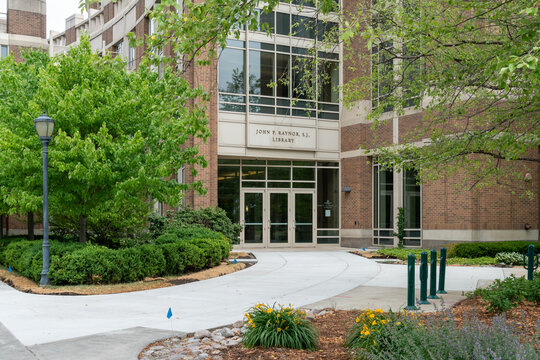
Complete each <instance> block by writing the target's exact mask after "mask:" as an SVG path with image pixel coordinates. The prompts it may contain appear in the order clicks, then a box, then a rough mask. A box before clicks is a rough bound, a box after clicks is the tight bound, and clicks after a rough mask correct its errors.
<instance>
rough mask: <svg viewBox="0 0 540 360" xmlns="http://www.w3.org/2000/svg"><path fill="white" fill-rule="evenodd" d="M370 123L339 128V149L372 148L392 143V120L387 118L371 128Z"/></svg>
mask: <svg viewBox="0 0 540 360" xmlns="http://www.w3.org/2000/svg"><path fill="white" fill-rule="evenodd" d="M372 126H373V125H372V124H355V125H350V126H345V127H342V128H341V151H351V150H358V149H360V147H365V148H366V149H372V148H374V147H376V146H385V145H390V144H392V137H393V125H392V120H391V119H390V120H387V121H384V122H382V123H381V124H379V125H377V127H376V128H375V129H372Z"/></svg>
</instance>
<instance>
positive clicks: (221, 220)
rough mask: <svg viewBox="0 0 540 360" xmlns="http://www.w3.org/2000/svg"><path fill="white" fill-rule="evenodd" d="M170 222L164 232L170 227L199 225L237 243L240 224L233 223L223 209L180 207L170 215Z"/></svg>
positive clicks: (240, 229)
mask: <svg viewBox="0 0 540 360" xmlns="http://www.w3.org/2000/svg"><path fill="white" fill-rule="evenodd" d="M171 216H172V219H171V222H170V223H169V224H168V225H167V226H166V228H165V229H164V232H168V231H169V230H170V229H172V228H181V227H191V226H193V225H200V226H203V227H206V228H209V229H211V230H214V231H217V232H219V233H221V234H223V235H225V237H226V238H228V239H230V240H231V241H233V242H234V243H238V241H239V237H240V232H241V231H242V226H241V225H240V224H238V223H233V222H232V221H231V220H230V219H229V218H228V217H227V213H226V212H225V210H223V209H220V208H218V207H216V208H211V207H207V208H201V209H192V208H190V207H180V208H179V209H178V211H176V212H175V213H174V214H172V215H171Z"/></svg>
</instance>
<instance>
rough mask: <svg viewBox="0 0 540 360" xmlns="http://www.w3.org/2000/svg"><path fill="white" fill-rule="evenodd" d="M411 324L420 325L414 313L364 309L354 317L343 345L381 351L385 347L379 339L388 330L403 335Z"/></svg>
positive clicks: (384, 335)
mask: <svg viewBox="0 0 540 360" xmlns="http://www.w3.org/2000/svg"><path fill="white" fill-rule="evenodd" d="M411 326H413V327H418V326H421V323H420V322H419V321H418V320H416V316H415V315H414V314H409V313H406V312H404V313H393V312H391V311H390V312H388V313H384V312H383V311H382V310H381V309H376V310H375V311H373V310H370V309H366V310H365V311H363V312H362V313H360V314H359V315H358V316H357V317H356V320H355V323H354V325H353V326H352V327H351V328H350V330H349V335H348V336H347V339H346V340H345V346H347V347H348V348H349V349H351V350H355V349H364V350H366V351H381V350H384V349H385V347H387V346H385V345H386V344H385V343H384V342H383V341H381V340H382V339H384V338H385V337H386V336H387V333H388V332H390V331H398V332H401V333H403V334H404V336H405V334H406V333H407V332H408V331H409V330H410V329H409V327H411Z"/></svg>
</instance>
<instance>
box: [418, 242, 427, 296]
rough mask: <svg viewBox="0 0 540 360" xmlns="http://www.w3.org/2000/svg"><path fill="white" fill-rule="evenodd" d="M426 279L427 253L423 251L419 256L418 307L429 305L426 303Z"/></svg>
mask: <svg viewBox="0 0 540 360" xmlns="http://www.w3.org/2000/svg"><path fill="white" fill-rule="evenodd" d="M427 279H428V265H427V252H425V251H423V252H422V254H420V300H418V304H419V305H425V304H429V301H427Z"/></svg>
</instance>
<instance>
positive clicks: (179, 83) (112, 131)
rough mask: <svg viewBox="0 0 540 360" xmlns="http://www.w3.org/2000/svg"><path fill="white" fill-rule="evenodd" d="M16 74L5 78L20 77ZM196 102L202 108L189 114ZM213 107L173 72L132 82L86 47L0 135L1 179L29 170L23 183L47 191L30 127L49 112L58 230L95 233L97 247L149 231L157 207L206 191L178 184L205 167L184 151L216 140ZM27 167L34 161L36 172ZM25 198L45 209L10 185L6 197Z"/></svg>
mask: <svg viewBox="0 0 540 360" xmlns="http://www.w3.org/2000/svg"><path fill="white" fill-rule="evenodd" d="M8 61H10V62H12V61H13V60H12V59H11V60H8ZM18 66H19V65H15V64H12V69H11V70H10V69H7V70H5V71H6V72H10V71H11V73H13V72H14V73H17V70H18ZM21 66H23V65H21ZM2 69H3V68H2ZM12 75H13V74H12ZM0 76H2V75H1V74H0ZM13 77H16V76H15V75H13ZM15 83H16V82H15ZM16 86H17V85H16V84H15V85H14V87H16ZM12 95H13V94H11V96H12ZM6 96H7V95H6ZM11 96H10V97H6V98H5V99H6V100H5V101H3V104H0V114H1V113H2V112H3V111H4V110H2V109H4V108H5V107H6V106H7V105H8V104H10V103H11V102H12V101H15V100H13V99H12V97H11ZM194 99H198V100H199V102H198V103H199V104H200V105H197V104H195V105H190V104H192V103H193V102H192V101H193V100H194ZM205 101H206V95H205V94H204V93H203V91H202V90H200V89H192V88H191V87H190V86H189V84H188V83H187V81H186V80H185V79H183V78H181V77H178V76H176V75H175V73H174V72H173V71H172V69H171V68H170V67H165V68H164V69H163V71H162V72H161V73H160V74H158V73H157V72H154V71H152V70H151V68H150V66H144V65H143V66H141V67H140V68H139V69H138V70H137V71H132V72H130V73H128V72H126V71H125V64H124V63H123V62H122V61H121V60H119V59H113V58H111V57H110V56H108V55H107V56H99V55H98V54H96V53H93V52H92V51H91V49H90V43H89V41H88V39H83V40H82V41H81V44H80V45H79V46H77V47H74V48H72V49H71V50H70V51H69V53H67V54H64V55H59V56H57V57H55V58H54V59H52V60H51V61H49V62H48V63H47V65H46V66H45V67H44V68H42V69H41V70H40V71H39V72H38V75H37V87H36V88H35V89H34V91H33V94H32V96H31V98H29V99H27V100H25V101H23V102H21V104H22V105H21V106H22V107H21V108H19V109H18V110H17V111H16V110H12V111H13V112H16V113H17V114H18V117H17V118H16V120H17V121H16V122H14V123H13V126H10V127H6V128H3V129H2V131H1V132H0V153H2V156H3V157H4V158H3V159H4V160H5V161H6V162H7V165H4V164H0V175H2V172H4V173H5V174H7V175H8V176H9V173H8V171H12V172H13V170H11V169H14V168H16V166H15V165H14V164H19V165H20V166H21V167H23V168H24V167H26V166H30V165H31V166H32V168H31V169H28V170H29V171H26V172H25V174H27V175H28V177H29V178H30V179H32V180H31V183H32V184H34V183H37V184H41V166H35V164H34V163H35V162H38V161H39V159H40V154H41V146H40V144H39V140H38V139H37V136H36V135H35V134H34V132H33V123H32V119H33V118H35V117H36V116H37V115H38V114H39V113H40V112H41V111H42V110H45V111H46V112H47V114H48V115H49V116H51V118H53V119H54V120H55V121H56V126H55V136H54V137H53V139H52V141H51V144H50V148H49V156H50V170H49V184H50V212H51V224H52V225H54V226H56V227H57V229H60V230H61V229H64V230H65V231H68V232H75V233H78V235H79V239H80V241H81V242H85V241H86V229H87V228H88V229H89V230H90V232H91V233H92V234H93V235H94V237H95V238H96V240H98V241H104V240H106V239H109V238H111V237H114V236H126V235H129V234H132V233H133V232H135V231H137V230H138V229H140V228H141V227H142V226H143V225H145V222H146V217H147V215H148V214H149V212H150V205H151V204H149V199H156V200H158V201H161V202H163V203H166V204H170V205H171V206H175V205H177V204H179V203H180V200H181V199H182V196H183V193H184V191H186V190H188V189H189V188H190V187H191V188H193V189H195V190H197V191H199V192H202V191H203V187H202V183H201V182H194V183H192V184H189V185H187V184H179V183H178V182H176V181H175V180H174V179H171V178H170V177H171V174H174V173H175V172H176V170H177V169H179V168H180V167H181V166H183V165H188V166H189V165H200V166H206V161H205V160H204V158H203V156H201V155H198V149H197V147H189V146H187V145H186V141H187V140H188V139H189V138H190V137H200V138H203V139H205V138H206V137H208V136H209V131H208V129H207V127H206V117H205V107H204V102H205ZM22 139H25V141H19V140H22ZM27 158H32V159H33V160H32V162H31V163H30V164H29V165H26V164H27V163H28V161H27ZM35 168H37V169H35ZM0 177H2V178H3V176H0ZM29 181H30V180H29ZM20 194H28V195H27V197H28V198H29V199H31V201H32V202H34V203H36V202H37V203H38V204H39V203H40V201H41V198H40V197H41V192H40V191H36V189H35V188H33V187H29V186H25V185H24V184H21V183H12V187H11V191H10V192H3V193H2V198H3V199H6V200H5V202H7V203H8V204H9V203H10V202H21V200H17V199H18V198H20ZM29 201H30V200H29Z"/></svg>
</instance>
